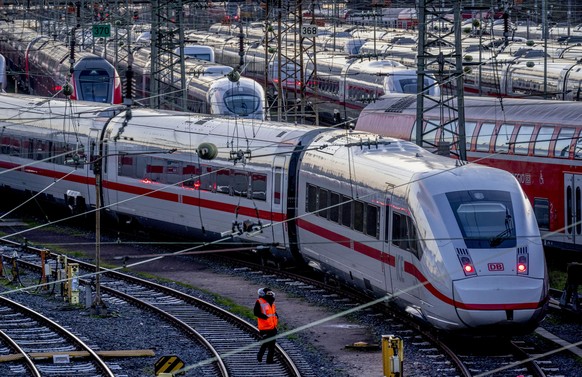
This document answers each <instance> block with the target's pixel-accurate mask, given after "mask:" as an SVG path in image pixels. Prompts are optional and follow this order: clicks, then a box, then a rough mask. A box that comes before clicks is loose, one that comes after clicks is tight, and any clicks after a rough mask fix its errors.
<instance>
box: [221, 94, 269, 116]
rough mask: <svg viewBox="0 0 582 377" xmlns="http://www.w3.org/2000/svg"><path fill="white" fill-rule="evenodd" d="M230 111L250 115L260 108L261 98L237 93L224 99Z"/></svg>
mask: <svg viewBox="0 0 582 377" xmlns="http://www.w3.org/2000/svg"><path fill="white" fill-rule="evenodd" d="M224 103H225V104H226V107H227V108H228V111H230V112H232V113H234V114H236V115H239V116H249V114H253V113H255V112H257V111H258V110H259V106H261V99H260V98H259V97H257V96H253V95H249V94H235V95H232V96H228V97H226V98H225V99H224Z"/></svg>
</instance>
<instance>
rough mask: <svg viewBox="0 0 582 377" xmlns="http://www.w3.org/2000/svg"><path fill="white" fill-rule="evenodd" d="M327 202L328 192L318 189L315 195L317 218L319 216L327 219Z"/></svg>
mask: <svg viewBox="0 0 582 377" xmlns="http://www.w3.org/2000/svg"><path fill="white" fill-rule="evenodd" d="M328 200H329V191H327V190H325V189H322V188H320V189H319V192H318V193H317V213H316V215H317V216H321V217H323V218H327V213H328V207H329V204H328Z"/></svg>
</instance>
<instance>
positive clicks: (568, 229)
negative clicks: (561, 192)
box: [566, 185, 573, 234]
mask: <svg viewBox="0 0 582 377" xmlns="http://www.w3.org/2000/svg"><path fill="white" fill-rule="evenodd" d="M572 209H573V207H572V187H571V186H570V185H568V188H566V232H567V233H568V234H572Z"/></svg>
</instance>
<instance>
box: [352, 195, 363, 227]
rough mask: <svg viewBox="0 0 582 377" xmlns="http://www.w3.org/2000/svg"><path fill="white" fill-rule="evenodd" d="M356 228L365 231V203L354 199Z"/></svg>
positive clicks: (354, 222)
mask: <svg viewBox="0 0 582 377" xmlns="http://www.w3.org/2000/svg"><path fill="white" fill-rule="evenodd" d="M353 224H354V230H356V231H358V232H362V233H364V203H363V202H360V201H358V200H356V201H354V221H353Z"/></svg>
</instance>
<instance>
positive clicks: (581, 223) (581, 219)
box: [576, 187, 582, 234]
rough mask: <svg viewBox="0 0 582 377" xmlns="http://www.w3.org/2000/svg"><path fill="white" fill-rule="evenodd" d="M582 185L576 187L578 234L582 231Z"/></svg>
mask: <svg viewBox="0 0 582 377" xmlns="http://www.w3.org/2000/svg"><path fill="white" fill-rule="evenodd" d="M581 199H582V198H581V197H580V187H576V234H580V233H581V232H582V202H581Z"/></svg>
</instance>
